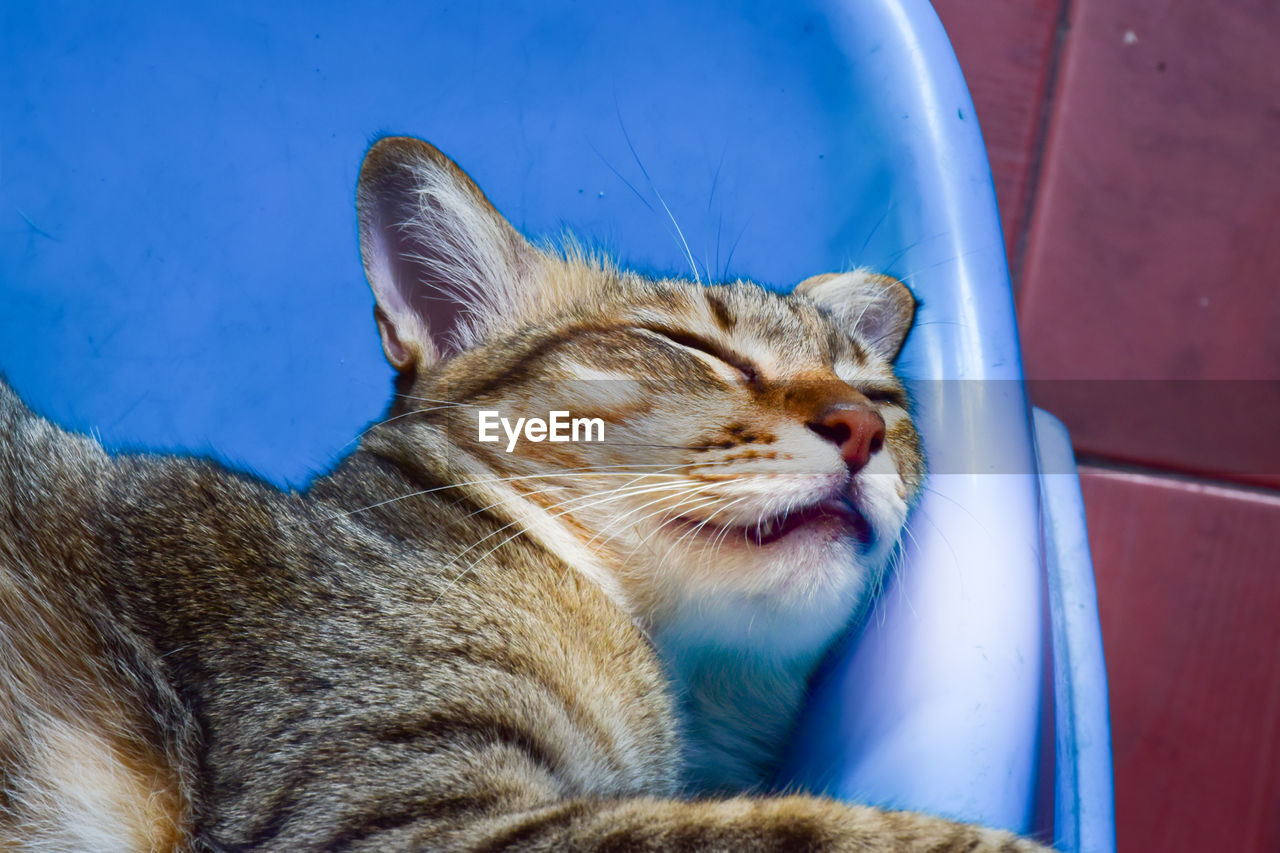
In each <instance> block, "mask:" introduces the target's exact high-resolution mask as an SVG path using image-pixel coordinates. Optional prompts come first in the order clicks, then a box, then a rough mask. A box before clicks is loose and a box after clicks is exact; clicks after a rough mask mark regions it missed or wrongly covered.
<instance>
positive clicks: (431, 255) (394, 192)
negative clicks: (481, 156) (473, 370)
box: [356, 136, 540, 372]
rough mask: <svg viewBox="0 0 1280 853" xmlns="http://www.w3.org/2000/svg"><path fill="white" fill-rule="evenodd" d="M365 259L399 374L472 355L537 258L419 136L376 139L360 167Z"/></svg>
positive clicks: (510, 305)
mask: <svg viewBox="0 0 1280 853" xmlns="http://www.w3.org/2000/svg"><path fill="white" fill-rule="evenodd" d="M356 207H357V209H358V212H359V216H360V255H361V258H362V259H363V261H364V270H365V275H366V276H367V277H368V279H369V285H370V286H371V287H372V288H373V295H374V298H375V300H376V301H377V309H376V310H375V316H376V317H377V321H378V331H379V332H380V333H381V335H382V348H383V351H384V352H386V354H387V360H388V361H390V362H391V364H392V365H393V366H394V367H395V368H396V369H397V370H399V371H401V372H407V371H413V370H415V369H418V368H422V367H429V366H430V365H431V364H432V363H434V362H436V361H437V360H439V359H440V358H442V357H445V356H447V355H449V354H451V353H453V352H456V351H459V350H462V349H466V348H467V347H469V346H471V345H473V344H474V343H476V341H478V340H479V339H480V338H481V337H482V336H483V335H484V334H485V333H486V332H487V331H489V330H490V329H491V328H492V327H493V326H494V325H495V324H496V323H497V322H498V321H499V320H500V318H502V317H504V316H509V315H510V314H511V313H512V312H513V310H514V307H515V304H516V303H517V301H518V300H520V299H521V298H522V297H524V296H525V294H523V293H522V292H521V290H522V288H521V286H520V285H521V280H522V279H528V278H529V277H530V273H531V271H532V269H533V268H534V267H535V266H536V264H537V263H538V261H539V258H540V254H539V252H538V251H537V250H536V249H534V248H533V247H532V246H531V245H530V244H529V243H528V241H526V240H525V239H524V237H522V236H521V235H520V234H519V232H517V231H516V230H515V229H514V228H512V227H511V225H510V223H508V222H507V220H506V219H504V218H503V217H502V214H500V213H498V211H497V210H495V209H494V207H493V205H492V204H490V203H489V200H488V199H487V198H485V196H484V193H482V192H481V191H480V188H479V187H477V186H476V185H475V183H474V182H473V181H472V180H471V179H470V178H469V177H467V175H466V173H465V172H463V171H462V170H461V169H460V168H458V166H457V165H456V164H455V163H454V162H453V161H452V160H450V159H449V158H448V157H446V156H445V155H444V154H442V153H440V151H438V150H437V149H436V148H435V147H434V146H432V145H429V144H428V143H426V142H423V141H422V140H420V139H413V138H411V137H405V136H392V137H387V138H385V139H381V140H379V141H378V142H377V143H375V144H374V146H373V147H372V148H370V149H369V153H368V154H366V155H365V158H364V164H363V165H362V166H361V167H360V185H359V189H358V190H357V199H356Z"/></svg>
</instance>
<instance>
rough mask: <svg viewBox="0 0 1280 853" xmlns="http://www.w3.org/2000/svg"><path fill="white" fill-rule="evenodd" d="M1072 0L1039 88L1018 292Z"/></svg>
mask: <svg viewBox="0 0 1280 853" xmlns="http://www.w3.org/2000/svg"><path fill="white" fill-rule="evenodd" d="M1072 2H1073V0H1061V3H1060V4H1059V7H1058V19H1057V22H1056V24H1055V26H1054V34H1053V44H1052V45H1051V46H1050V47H1049V65H1048V68H1047V70H1046V71H1045V80H1044V86H1043V87H1042V88H1041V90H1040V114H1039V116H1037V118H1036V128H1035V132H1034V135H1033V137H1032V140H1031V154H1030V157H1029V158H1028V163H1027V187H1026V197H1025V199H1024V200H1023V202H1022V210H1021V211H1019V218H1018V236H1017V242H1016V243H1015V244H1014V247H1013V257H1012V258H1010V259H1009V260H1010V264H1011V266H1012V269H1011V270H1010V272H1011V274H1012V275H1011V278H1012V280H1013V286H1014V292H1015V294H1016V293H1018V292H1020V291H1021V290H1022V272H1023V262H1024V261H1025V259H1026V254H1027V243H1028V241H1029V239H1030V234H1031V218H1032V216H1033V215H1034V214H1035V208H1036V201H1037V199H1038V198H1039V195H1040V173H1041V171H1042V170H1043V169H1044V165H1045V164H1044V153H1045V147H1046V146H1047V145H1048V142H1049V124H1050V122H1051V121H1052V119H1053V105H1054V103H1055V102H1056V101H1057V96H1058V91H1057V89H1058V77H1059V71H1060V69H1061V66H1062V58H1063V55H1064V54H1065V52H1066V44H1067V36H1068V35H1069V33H1070V31H1071V5H1072Z"/></svg>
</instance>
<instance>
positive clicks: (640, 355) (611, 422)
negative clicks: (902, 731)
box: [0, 138, 1038, 851]
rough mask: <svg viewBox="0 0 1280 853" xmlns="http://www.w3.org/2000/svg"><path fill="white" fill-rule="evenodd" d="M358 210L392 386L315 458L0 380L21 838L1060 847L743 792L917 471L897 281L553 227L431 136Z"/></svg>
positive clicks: (905, 312) (138, 844) (381, 171)
mask: <svg viewBox="0 0 1280 853" xmlns="http://www.w3.org/2000/svg"><path fill="white" fill-rule="evenodd" d="M358 209H359V216H360V237H361V250H362V255H363V260H364V265H365V270H366V272H367V275H368V279H369V281H370V283H371V285H372V287H373V291H374V295H375V299H376V304H377V307H376V311H375V316H376V320H377V325H378V329H379V330H380V333H381V337H382V344H383V348H384V350H385V352H386V355H387V358H388V359H389V360H390V362H391V364H392V365H393V366H394V367H395V368H396V370H397V371H398V375H397V380H396V384H395V387H396V394H395V397H394V401H393V403H392V404H391V406H390V409H389V411H388V412H387V415H386V417H385V418H384V419H383V420H381V421H380V422H378V423H376V424H375V425H374V426H372V427H371V428H370V429H369V430H368V431H367V433H366V434H365V435H364V436H363V438H362V440H361V442H360V446H359V449H358V450H356V451H355V452H354V453H352V454H351V455H350V456H348V457H346V458H345V459H344V460H343V461H342V462H341V463H340V464H338V465H337V467H336V468H335V469H334V470H333V471H332V472H331V473H328V474H326V475H325V476H322V477H320V478H318V479H317V480H316V481H315V482H314V483H313V484H312V485H311V487H310V488H308V489H307V490H306V491H305V492H304V493H300V494H299V493H294V492H284V491H280V490H277V489H276V488H273V487H272V486H270V485H268V484H266V483H264V482H261V481H260V480H258V479H255V478H254V477H251V476H249V475H246V474H243V473H238V472H235V471H231V470H228V469H226V468H224V467H222V466H220V465H218V464H216V463H214V462H210V461H207V460H202V459H196V458H185V457H172V456H155V455H141V454H139V455H116V456H113V455H108V454H107V453H105V452H104V451H103V449H102V448H101V447H100V446H99V445H98V444H97V443H96V442H94V441H93V440H91V439H90V438H87V437H84V436H79V435H73V434H69V433H67V432H64V431H62V430H60V429H59V428H58V427H56V426H53V425H52V424H50V423H49V422H47V421H45V420H43V419H41V418H39V417H37V416H35V415H34V414H32V413H31V412H30V411H28V410H27V409H26V408H25V407H24V405H23V404H22V403H21V402H20V401H19V400H18V398H17V397H16V395H14V394H13V392H12V391H10V390H9V389H8V387H7V386H4V385H3V384H0V511H2V512H3V514H2V515H0V633H2V636H0V647H2V648H3V649H4V656H3V660H2V661H0V848H3V849H5V850H27V851H37V850H38V851H54V850H57V851H63V850H68V851H69V850H76V851H142V850H152V851H188V850H189V851H202V850H227V851H231V850H235V851H241V850H243V851H248V850H279V851H303V850H377V851H391V850H477V851H479V850H485V851H495V850H545V851H559V850H582V851H589V850H599V851H604V850H610V851H626V850H653V851H658V850H723V851H745V850H848V851H853V850H857V851H866V850H975V849H980V850H992V849H1001V850H1031V849H1038V848H1036V846H1035V845H1034V844H1032V843H1031V842H1027V841H1023V840H1021V839H1018V838H1016V837H1014V836H1012V835H1010V834H1008V833H1005V832H1000V831H993V830H986V829H981V828H977V827H972V826H968V825H964V824H957V823H952V822H949V821H945V820H942V819H939V818H934V817H929V816H924V815H919V814H910V813H894V812H886V811H880V810H877V809H873V808H868V807H859V806H851V805H845V804H841V803H837V802H834V801H832V800H828V799H821V798H814V797H804V796H786V797H770V796H764V795H762V794H760V793H758V792H759V791H760V790H761V788H762V786H763V784H764V783H766V782H767V781H768V780H769V778H770V776H771V774H772V772H773V771H774V769H775V766H776V763H777V760H778V756H777V749H778V746H779V745H780V744H782V743H783V742H785V739H786V735H787V732H788V729H789V727H790V726H791V725H792V722H793V719H794V716H795V713H796V710H797V707H798V704H799V702H800V698H801V695H802V693H803V690H804V686H805V682H806V680H807V678H808V677H809V675H810V674H811V672H812V670H813V668H814V666H815V663H816V661H817V659H818V657H819V656H820V655H821V653H822V652H823V650H824V649H825V648H826V647H827V646H828V645H829V643H830V641H831V640H832V638H833V637H834V636H835V635H836V634H837V633H838V632H839V631H840V630H841V628H842V627H843V626H845V625H846V624H847V623H848V622H849V620H850V619H851V617H852V616H853V615H854V614H855V611H857V609H858V608H859V607H860V606H861V605H862V604H863V603H864V602H865V600H866V598H867V596H868V594H869V591H870V590H871V589H872V588H873V587H874V586H875V585H876V583H877V582H878V581H879V579H880V577H881V575H882V574H883V572H884V571H885V567H886V565H887V564H888V562H889V561H890V559H891V557H892V555H893V553H894V550H895V547H896V544H897V541H898V537H899V535H900V532H901V530H902V527H903V523H904V520H905V518H906V514H907V510H908V507H909V506H910V505H911V503H912V501H913V499H914V498H915V497H916V495H917V493H918V492H919V490H920V488H921V480H922V476H923V462H922V458H921V455H920V450H919V442H918V438H917V435H916V432H915V430H914V428H913V426H912V422H911V420H910V419H909V416H908V412H907V407H906V399H905V397H904V391H903V387H902V385H901V383H900V382H899V380H898V379H897V378H896V377H895V375H894V373H893V372H892V368H891V362H892V360H893V358H894V357H895V355H896V354H897V351H898V349H899V348H900V346H901V344H902V342H903V338H904V337H905V336H906V334H907V331H908V328H909V326H910V323H911V319H912V315H913V311H914V301H913V299H912V297H911V295H910V294H909V292H908V291H907V289H906V288H905V287H904V286H903V285H902V284H901V283H899V282H897V281H895V280H893V279H890V278H887V277H884V276H879V275H873V274H870V273H865V272H853V273H846V274H840V275H823V276H818V277H816V278H812V279H809V280H807V281H805V282H803V283H801V284H800V285H799V286H798V287H797V288H796V290H795V293H794V294H792V295H790V296H779V295H776V294H773V293H770V292H768V291H766V290H763V289H761V288H759V287H757V286H754V285H752V284H749V283H745V282H737V283H733V284H725V285H717V286H712V287H701V286H698V285H695V284H691V283H688V282H683V281H677V280H652V279H649V278H645V277H642V276H640V275H637V274H635V273H632V272H626V271H622V270H619V269H616V268H615V267H613V266H612V265H610V264H609V263H607V262H605V261H603V260H600V259H597V258H594V257H592V256H590V255H588V254H587V253H585V252H583V251H581V250H579V249H576V248H574V247H572V246H571V247H569V248H568V249H567V250H563V251H554V250H552V249H550V248H546V247H542V248H539V247H535V246H534V245H532V244H530V243H529V242H527V241H526V240H525V239H524V238H523V237H522V236H520V235H519V234H518V233H517V232H516V231H515V230H514V229H513V228H512V227H511V226H510V225H509V224H508V223H507V222H506V220H504V219H503V218H502V217H501V215H499V214H498V212H497V211H496V210H495V209H494V208H493V207H492V206H491V205H490V204H489V202H488V201H487V200H486V198H485V197H484V195H483V194H482V193H481V192H480V190H479V189H478V188H477V187H476V186H475V185H474V184H473V183H472V182H471V180H470V179H469V178H468V177H467V176H466V175H465V174H464V173H463V172H462V171H461V170H460V169H459V168H458V167H457V166H456V165H455V164H454V163H453V162H452V161H450V160H449V159H448V158H446V157H445V156H444V155H443V154H441V153H440V152H439V151H437V150H436V149H435V148H433V147H431V146H430V145H428V144H426V143H425V142H421V141H418V140H415V139H408V138H388V139H383V140H381V141H380V142H378V143H377V144H376V145H374V146H373V148H372V149H371V150H370V152H369V154H368V156H367V157H366V160H365V163H364V166H363V168H362V171H361V176H360V185H359V192H358ZM486 411H487V412H497V413H499V414H500V415H501V417H504V418H507V419H509V420H510V421H511V422H516V419H517V418H520V417H525V418H533V417H543V418H545V417H546V416H547V414H548V413H549V412H552V411H567V412H571V413H572V414H573V416H574V417H575V418H576V417H583V418H598V419H599V421H600V423H601V424H602V429H601V430H599V431H598V434H597V435H596V436H595V438H596V439H598V440H592V441H586V440H580V441H577V442H573V441H568V442H565V441H555V442H553V441H549V440H544V441H538V440H533V438H532V433H529V432H526V433H525V434H524V438H525V440H522V441H518V442H515V443H514V445H511V444H510V443H508V442H506V441H500V442H496V443H495V442H489V441H482V440H480V431H479V429H478V424H479V420H480V413H481V412H486ZM694 795H698V796H694Z"/></svg>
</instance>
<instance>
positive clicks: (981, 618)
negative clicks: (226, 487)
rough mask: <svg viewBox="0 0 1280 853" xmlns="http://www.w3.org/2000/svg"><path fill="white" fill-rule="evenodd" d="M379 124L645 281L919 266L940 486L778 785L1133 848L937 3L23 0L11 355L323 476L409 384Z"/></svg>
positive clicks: (0, 76) (122, 420) (4, 171)
mask: <svg viewBox="0 0 1280 853" xmlns="http://www.w3.org/2000/svg"><path fill="white" fill-rule="evenodd" d="M606 9H607V11H605V10H606ZM381 132H396V133H409V134H414V135H419V136H423V137H425V138H427V139H430V140H431V141H432V142H434V143H436V144H437V145H438V146H439V147H441V148H442V149H443V150H445V151H446V152H448V153H450V154H451V155H452V156H454V157H455V158H456V159H457V160H458V161H459V162H460V163H461V164H462V166H463V167H464V168H466V169H467V170H468V171H470V172H471V174H472V175H473V176H474V177H475V178H476V180H477V182H478V183H479V184H480V185H481V186H482V187H483V188H484V189H485V190H486V191H487V192H488V193H489V195H490V197H491V198H492V199H493V200H494V202H495V203H496V204H497V206H498V207H499V209H501V210H502V211H503V212H504V213H506V214H507V216H508V217H509V218H510V219H511V220H512V222H513V223H515V224H516V225H517V227H520V228H522V229H523V230H525V231H526V232H527V233H531V234H548V233H549V234H554V233H556V232H558V231H559V230H560V229H561V227H562V225H566V224H567V225H569V226H571V227H572V228H573V230H575V231H576V232H578V233H579V234H580V235H582V236H584V237H585V238H586V239H587V240H588V241H591V242H594V243H596V244H601V245H603V246H605V247H606V248H610V249H612V250H613V251H614V253H615V254H616V255H617V256H618V257H619V259H620V260H621V261H622V262H624V263H626V264H630V265H633V266H638V267H640V268H642V269H648V270H653V271H661V272H667V273H671V272H675V273H683V274H687V275H690V276H697V277H699V278H701V279H703V280H706V279H708V278H723V277H736V276H745V277H750V278H754V279H756V280H759V281H761V282H763V283H766V284H768V285H770V286H775V287H779V288H784V289H785V288H789V287H790V286H791V285H792V284H793V283H794V282H796V281H799V280H800V279H801V278H803V277H805V276H807V275H810V274H813V273H816V272H821V271H827V270H837V269H842V268H847V267H849V266H851V265H854V264H865V265H869V266H872V267H876V268H878V269H881V270H884V271H887V272H891V273H893V274H895V275H897V276H899V277H900V278H902V279H904V280H905V281H907V282H908V283H909V284H910V285H911V287H912V288H913V289H914V290H915V291H916V292H917V294H919V295H920V296H921V298H922V302H923V307H922V310H921V312H920V317H919V325H918V327H917V328H916V329H915V331H914V332H913V333H912V335H911V338H910V340H909V343H908V346H907V349H906V351H905V353H904V355H903V358H902V366H903V370H904V372H905V373H906V375H908V376H909V377H912V378H913V379H915V380H917V382H916V383H914V387H915V388H916V390H917V397H918V400H919V409H918V412H917V417H918V419H919V421H920V423H921V424H922V427H923V433H924V436H925V442H926V448H927V451H928V453H929V457H930V463H931V470H932V472H933V473H932V475H931V480H930V484H929V492H928V493H927V494H926V496H925V498H924V501H923V503H922V505H921V506H920V508H919V510H918V512H916V514H915V515H914V516H913V520H912V522H911V534H912V535H911V537H910V538H909V541H908V547H907V550H906V559H905V561H904V565H903V568H902V569H901V570H900V572H899V573H898V576H897V577H896V578H895V579H894V581H893V583H892V584H891V585H890V587H889V588H888V590H887V591H886V593H885V594H884V596H883V597H882V598H881V599H880V600H879V602H878V603H877V606H876V609H875V610H874V612H873V613H872V614H871V615H870V617H869V619H868V623H867V626H866V628H865V629H864V630H862V631H861V632H859V633H858V634H856V635H854V636H851V637H850V639H849V641H848V642H846V643H844V644H843V645H842V646H841V648H840V649H838V650H837V653H836V654H834V655H833V656H832V659H831V661H830V663H829V665H828V666H827V667H826V669H825V671H824V673H823V675H822V677H821V678H820V679H819V682H818V683H817V684H816V685H815V690H814V695H813V698H812V701H811V703H810V707H809V708H808V711H807V713H806V716H805V718H804V719H803V720H802V724H801V727H800V730H799V732H798V735H797V738H796V742H795V744H794V745H793V748H792V754H791V759H790V761H789V763H788V767H787V773H786V774H785V777H784V778H783V779H781V780H780V784H792V785H800V786H803V787H806V788H809V789H811V790H820V791H827V792H830V793H832V794H835V795H837V796H843V797H849V798H853V799H857V800H860V801H863V802H873V803H882V804H886V805H897V806H903V807H911V808H921V809H928V810H931V811H935V812H940V813H944V814H949V815H953V816H956V817H961V818H967V819H972V820H978V821H982V822H984V823H988V824H992V825H998V826H1005V827H1008V828H1011V829H1015V830H1019V831H1024V832H1025V831H1033V830H1038V831H1040V832H1041V833H1047V832H1048V831H1050V830H1049V827H1050V825H1052V827H1053V829H1052V831H1053V832H1054V833H1055V838H1056V841H1057V843H1058V844H1059V846H1060V848H1061V849H1063V850H1086V851H1107V850H1110V849H1112V848H1113V846H1114V829H1113V820H1112V811H1111V788H1110V785H1111V776H1110V744H1109V732H1108V722H1107V706H1106V682H1105V671H1104V668H1103V660H1102V653H1101V642H1100V635H1099V630H1098V620H1097V613H1096V607H1095V604H1094V598H1093V587H1092V572H1091V568H1090V564H1089V557H1088V549H1087V543H1086V541H1085V534H1084V526H1083V512H1082V509H1081V505H1080V500H1079V490H1078V485H1077V484H1076V481H1075V475H1074V471H1075V467H1074V462H1073V460H1072V458H1071V453H1070V445H1069V442H1068V440H1067V438H1066V435H1065V432H1063V431H1062V429H1061V427H1060V426H1059V425H1057V424H1056V422H1054V421H1052V420H1051V419H1049V418H1047V417H1045V416H1039V415H1038V416H1037V418H1036V420H1035V425H1034V428H1033V426H1032V421H1031V419H1030V418H1029V410H1028V407H1027V402H1026V398H1025V394H1024V391H1023V386H1022V381H1021V380H1022V373H1021V367H1020V360H1019V351H1018V344H1017V337H1016V329H1015V325H1014V316H1013V303H1012V298H1011V291H1010V287H1009V280H1008V272H1007V268H1006V264H1005V259H1004V254H1003V247H1002V241H1001V235H1000V227H999V222H998V216H997V212H996V206H995V199H994V196H993V192H992V186H991V179H990V173H989V170H988V166H987V161H986V157H985V152H984V149H983V144H982V139H981V135H980V133H979V131H978V126H977V122H976V120H975V116H974V113H973V107H972V104H971V102H970V99H969V96H968V93H967V90H966V88H965V85H964V82H963V79H962V77H961V75H960V72H959V69H958V67H957V65H956V61H955V58H954V56H953V54H952V51H951V49H950V46H949V45H948V43H947V40H946V37H945V35H944V33H943V31H942V29H941V26H940V24H939V23H938V21H937V19H936V17H935V16H934V14H933V11H932V9H931V8H930V7H929V6H928V4H927V3H926V2H924V0H859V2H844V3H834V2H827V3H823V2H797V3H765V2H744V1H743V0H739V2H701V3H693V4H690V3H677V2H669V1H668V0H650V2H646V3H636V4H619V3H611V4H608V5H607V6H591V5H589V4H582V5H580V4H575V3H573V2H569V0H542V2H538V3H528V4H524V3H520V4H504V5H503V6H500V7H499V6H495V7H492V8H488V7H485V6H484V5H483V4H450V5H447V6H445V5H438V6H432V7H426V6H425V4H415V3H409V2H392V3H383V4H379V3H363V4H348V3H292V4H288V3H285V4H270V5H266V6H264V5H263V4H258V3H244V2H240V3H237V2H219V3H192V4H186V5H184V6H182V7H180V8H179V7H176V6H175V7H173V8H160V7H158V6H156V5H155V4H147V3H121V4H89V3H81V4H76V3H71V4H59V3H35V2H29V3H22V2H16V3H13V2H11V3H8V4H6V5H5V6H4V8H3V9H0V199H2V200H3V202H4V203H3V205H0V369H3V370H4V371H5V372H6V373H7V375H8V377H9V379H10V381H11V382H12V383H13V384H14V385H15V386H16V387H17V388H18V390H19V391H20V392H21V393H22V394H24V396H26V397H27V399H28V400H30V401H31V402H32V403H33V404H34V405H35V406H36V407H37V408H38V409H39V410H41V411H42V412H44V413H45V414H47V415H49V416H51V417H53V418H54V419H56V420H57V421H59V422H60V423H64V424H67V425H69V426H72V427H77V428H80V429H84V430H90V429H92V430H94V431H96V432H97V433H98V434H99V435H100V436H101V437H102V438H103V440H104V441H105V442H106V444H107V445H108V446H111V447H116V448H123V447H148V448H161V449H180V450H186V451H194V452H213V451H214V450H215V449H216V450H217V451H218V452H219V453H220V454H221V455H222V456H223V457H224V458H226V459H227V460H228V461H230V462H232V463H233V464H237V465H242V466H246V467H249V468H252V469H254V470H256V471H258V472H260V473H262V474H263V475H265V476H267V477H268V478H270V479H273V480H275V481H277V482H280V483H285V484H301V483H303V482H305V481H306V480H307V478H308V477H309V476H310V475H312V474H313V473H314V472H315V471H317V470H320V469H323V468H324V467H325V466H327V465H328V464H330V463H331V462H332V460H333V459H334V458H335V457H336V456H337V455H338V454H339V453H341V452H342V451H343V450H344V449H345V448H346V447H348V446H349V443H350V442H351V440H352V438H353V437H354V436H355V435H356V434H357V433H358V432H359V431H360V429H361V428H362V426H363V425H364V424H365V423H366V422H367V421H368V420H369V419H370V418H371V417H373V416H375V415H376V414H377V413H378V412H379V411H380V410H381V407H382V406H383V404H384V403H385V400H386V397H387V395H388V393H389V388H390V383H389V375H390V371H389V368H388V367H387V366H386V365H385V364H384V363H383V361H382V357H381V353H380V351H379V347H378V344H377V336H376V334H375V333H374V329H373V324H372V322H370V308H371V300H370V296H369V294H368V292H367V289H366V288H365V286H364V284H363V276H362V273H361V269H360V266H359V256H358V250H357V240H356V231H355V217H354V205H353V191H354V185H355V178H356V171H357V168H358V165H359V162H360V157H361V155H362V153H363V151H364V149H365V147H366V146H367V144H368V142H369V140H370V138H371V137H372V136H373V135H375V134H377V133H381ZM677 222H678V223H679V225H678V226H677V225H676V223H677ZM1037 458H1038V459H1039V462H1038V463H1037ZM1038 466H1039V467H1038ZM1038 472H1045V474H1044V475H1043V476H1041V475H1039V474H1038ZM1050 733H1052V736H1050ZM1051 745H1052V746H1051ZM1049 803H1052V806H1050V805H1049Z"/></svg>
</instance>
